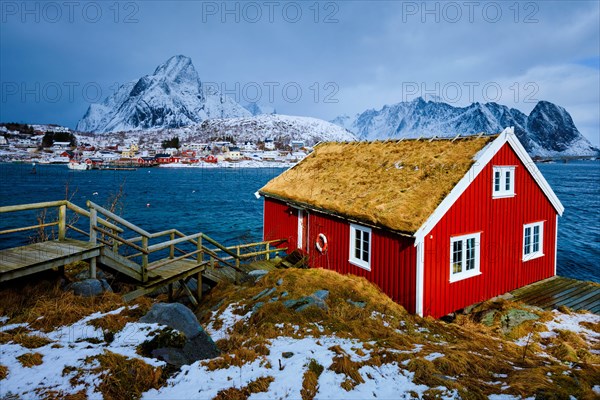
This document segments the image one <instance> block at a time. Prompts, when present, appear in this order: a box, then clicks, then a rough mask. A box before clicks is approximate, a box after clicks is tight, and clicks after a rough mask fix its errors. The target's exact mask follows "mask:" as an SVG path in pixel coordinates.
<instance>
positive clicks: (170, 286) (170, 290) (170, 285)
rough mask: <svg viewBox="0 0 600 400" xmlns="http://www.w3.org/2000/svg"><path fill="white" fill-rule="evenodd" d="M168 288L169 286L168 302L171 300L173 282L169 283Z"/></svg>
mask: <svg viewBox="0 0 600 400" xmlns="http://www.w3.org/2000/svg"><path fill="white" fill-rule="evenodd" d="M168 288H169V302H172V301H173V284H172V283H169V285H168Z"/></svg>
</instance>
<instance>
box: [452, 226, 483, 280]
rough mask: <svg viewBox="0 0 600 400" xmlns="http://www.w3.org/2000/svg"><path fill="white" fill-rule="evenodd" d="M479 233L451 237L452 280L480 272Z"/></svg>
mask: <svg viewBox="0 0 600 400" xmlns="http://www.w3.org/2000/svg"><path fill="white" fill-rule="evenodd" d="M479 237H480V234H479V233H474V234H471V235H463V236H455V237H452V238H450V282H456V281H460V280H461V279H466V278H470V277H472V276H475V275H479V274H480V269H479Z"/></svg>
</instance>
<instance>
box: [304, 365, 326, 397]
mask: <svg viewBox="0 0 600 400" xmlns="http://www.w3.org/2000/svg"><path fill="white" fill-rule="evenodd" d="M323 369H324V368H323V366H322V365H321V364H319V363H318V362H317V360H315V359H314V358H311V360H310V362H309V363H308V365H307V369H306V372H304V376H303V377H302V389H301V390H300V396H302V400H312V399H314V397H315V396H316V394H317V392H318V391H319V377H320V376H321V374H322V373H323Z"/></svg>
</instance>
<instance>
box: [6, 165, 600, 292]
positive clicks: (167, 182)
mask: <svg viewBox="0 0 600 400" xmlns="http://www.w3.org/2000/svg"><path fill="white" fill-rule="evenodd" d="M538 168H539V169H540V170H541V171H542V174H543V175H544V176H545V178H546V180H547V181H548V182H549V183H550V185H551V186H552V188H553V189H554V191H555V192H556V194H557V195H558V197H559V199H560V200H561V201H562V203H563V205H564V206H565V209H566V210H565V213H564V215H563V217H562V218H560V219H559V232H558V274H559V275H562V276H567V277H572V278H577V279H583V280H592V281H595V282H600V204H599V203H600V162H599V161H577V162H569V163H566V164H563V163H555V164H539V165H538ZM31 170H32V167H31V165H28V164H0V205H11V204H21V203H34V202H41V201H51V200H58V199H64V198H65V188H66V187H67V186H68V190H69V196H72V197H70V198H71V201H72V202H74V203H76V204H78V205H80V206H85V202H86V201H87V200H91V201H93V202H95V203H96V204H99V205H102V206H104V205H106V204H108V201H109V199H110V198H111V196H113V195H114V194H115V193H116V192H117V191H118V190H119V187H120V186H121V185H122V186H123V191H124V197H123V199H122V200H123V201H122V205H123V207H122V211H121V215H122V216H123V217H124V218H126V219H128V220H129V221H131V222H133V223H134V224H137V225H139V226H140V227H142V228H144V229H145V230H147V231H149V232H158V231H161V230H165V229H168V228H177V229H179V230H180V231H182V232H184V233H187V234H191V233H196V232H204V233H206V234H207V235H209V236H212V237H214V238H215V239H216V240H218V241H221V242H223V243H225V244H228V245H234V244H239V243H247V242H253V241H260V240H261V239H262V223H263V217H262V212H263V201H262V199H257V198H256V197H255V196H254V193H255V192H256V191H257V190H258V189H260V188H261V187H262V186H263V185H264V184H266V183H267V182H268V181H269V180H270V179H272V178H273V177H275V176H277V175H279V174H280V173H281V172H283V169H280V168H262V169H243V168H229V169H214V168H210V169H209V168H184V169H171V168H149V169H143V168H142V169H138V170H136V171H98V170H93V171H72V170H69V169H68V168H67V167H66V166H64V165H38V166H37V167H36V172H37V173H36V174H32V173H31ZM26 217H27V218H29V219H26ZM0 218H3V219H4V221H2V222H1V224H0V229H8V228H9V227H14V226H27V225H33V224H35V214H32V213H29V214H27V213H21V214H12V215H11V214H4V215H0ZM18 218H21V220H18ZM11 237H13V236H11ZM18 240H20V241H21V243H17V239H14V237H13V239H9V238H8V237H4V236H0V248H5V247H9V246H14V245H17V244H25V243H26V240H27V236H26V235H22V236H21V238H20V239H18Z"/></svg>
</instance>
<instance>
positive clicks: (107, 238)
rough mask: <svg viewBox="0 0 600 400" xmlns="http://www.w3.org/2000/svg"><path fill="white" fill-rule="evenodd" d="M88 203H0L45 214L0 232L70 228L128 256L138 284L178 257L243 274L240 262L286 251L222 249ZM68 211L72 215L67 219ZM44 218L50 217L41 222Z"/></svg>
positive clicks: (65, 232)
mask: <svg viewBox="0 0 600 400" xmlns="http://www.w3.org/2000/svg"><path fill="white" fill-rule="evenodd" d="M87 207H88V208H89V210H86V209H84V208H81V207H79V206H77V205H75V204H73V203H71V202H69V201H67V200H59V201H50V202H42V203H34V204H23V205H15V206H4V207H0V214H5V213H12V212H19V211H30V210H42V211H41V214H43V215H44V216H45V217H40V215H41V214H38V216H37V219H38V224H36V225H30V226H24V227H12V228H10V229H5V230H2V231H0V235H8V234H13V233H18V232H24V231H27V230H42V231H43V234H42V235H41V236H42V237H41V238H39V239H40V240H50V239H53V240H54V239H57V240H66V239H67V237H68V236H69V232H72V233H76V234H78V235H79V236H80V237H83V238H84V240H89V241H90V242H91V243H94V244H101V245H104V246H106V248H108V249H110V250H111V251H112V253H113V254H115V255H116V256H120V257H123V259H125V260H126V261H127V260H128V263H127V265H128V268H130V269H135V271H136V273H139V276H140V280H141V281H142V282H146V281H147V280H148V272H149V271H152V270H156V269H159V268H163V267H165V266H168V265H169V264H172V263H175V262H177V261H180V260H193V261H195V262H196V263H198V264H201V263H206V264H207V265H209V266H210V267H212V268H214V267H216V266H218V265H221V264H222V265H224V266H227V267H231V268H233V269H235V270H236V271H238V272H240V273H242V274H245V272H244V270H243V269H241V268H240V264H241V263H242V262H243V261H247V260H251V259H253V258H257V257H261V256H264V257H265V258H267V259H269V258H270V256H271V254H273V253H277V252H280V251H284V250H286V249H285V248H277V247H272V246H273V245H275V244H281V243H283V242H284V240H271V241H264V242H257V243H249V244H240V245H236V246H229V247H225V246H223V245H222V244H220V243H219V242H217V241H216V240H214V239H212V238H211V237H209V236H207V235H205V234H203V233H195V234H192V235H185V234H183V233H182V232H180V231H179V230H177V229H169V230H165V231H161V232H156V233H150V232H148V231H146V230H145V229H142V228H140V227H139V226H137V225H135V224H133V223H131V222H129V221H127V220H125V219H124V218H122V217H120V216H118V215H116V214H115V213H113V212H112V211H110V210H107V209H106V208H104V207H101V206H99V205H98V204H95V203H93V202H91V201H88V202H87ZM48 209H56V213H55V214H52V215H48V214H46V210H48ZM69 211H70V212H72V213H73V214H72V215H71V218H70V217H69ZM81 217H83V218H85V219H87V220H88V222H89V223H84V222H85V220H84V221H81V220H80V218H81ZM46 218H49V219H51V221H49V222H46ZM54 227H56V228H54ZM84 227H85V228H87V229H85V228H84ZM47 228H53V230H52V233H51V234H50V235H46V233H45V229H47ZM54 229H55V230H54ZM165 237H166V238H165ZM165 239H166V240H165ZM209 246H210V247H209ZM90 275H91V276H92V277H95V276H96V259H95V258H94V259H91V260H90Z"/></svg>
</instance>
